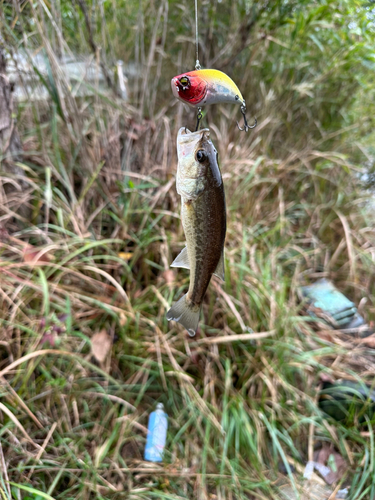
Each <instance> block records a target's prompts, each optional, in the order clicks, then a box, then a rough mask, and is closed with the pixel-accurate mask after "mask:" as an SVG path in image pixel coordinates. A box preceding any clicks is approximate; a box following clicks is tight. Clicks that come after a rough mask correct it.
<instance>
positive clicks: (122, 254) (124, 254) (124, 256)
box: [117, 252, 133, 260]
mask: <svg viewBox="0 0 375 500" xmlns="http://www.w3.org/2000/svg"><path fill="white" fill-rule="evenodd" d="M117 255H118V257H120V259H123V260H130V259H131V258H132V257H133V253H132V252H119V253H118V254H117Z"/></svg>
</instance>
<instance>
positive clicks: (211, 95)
mask: <svg viewBox="0 0 375 500" xmlns="http://www.w3.org/2000/svg"><path fill="white" fill-rule="evenodd" d="M171 86H172V92H173V95H174V96H175V97H177V98H178V99H180V100H181V101H182V102H184V103H185V104H188V105H189V106H191V107H193V108H198V122H197V129H198V126H199V122H200V120H201V118H202V114H201V107H202V106H205V105H209V104H218V103H234V104H240V106H241V113H242V116H243V118H244V128H240V126H239V125H238V123H237V125H238V128H239V129H240V130H245V131H246V132H247V131H248V130H249V129H251V128H254V127H256V125H257V121H256V119H255V123H254V125H252V126H249V125H248V123H247V120H246V115H245V113H246V103H245V99H244V98H243V97H242V94H241V92H240V90H239V88H238V87H237V85H236V84H235V83H234V81H233V80H232V79H231V78H229V76H228V75H226V74H225V73H223V72H222V71H219V70H217V69H198V70H195V71H190V72H188V73H183V74H182V75H178V76H175V77H174V78H172V81H171Z"/></svg>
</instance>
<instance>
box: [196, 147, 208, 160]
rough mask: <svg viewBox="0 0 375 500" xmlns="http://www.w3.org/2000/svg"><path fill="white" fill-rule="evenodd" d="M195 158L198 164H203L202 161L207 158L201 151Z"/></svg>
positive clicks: (201, 150) (200, 150)
mask: <svg viewBox="0 0 375 500" xmlns="http://www.w3.org/2000/svg"><path fill="white" fill-rule="evenodd" d="M196 158H197V160H198V161H199V163H202V162H204V160H205V159H206V158H207V155H206V153H205V152H204V151H203V149H199V150H198V151H197V154H196Z"/></svg>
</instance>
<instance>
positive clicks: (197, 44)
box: [195, 0, 201, 69]
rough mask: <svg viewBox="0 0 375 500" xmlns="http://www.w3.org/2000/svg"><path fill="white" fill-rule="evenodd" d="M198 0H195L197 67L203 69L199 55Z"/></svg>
mask: <svg viewBox="0 0 375 500" xmlns="http://www.w3.org/2000/svg"><path fill="white" fill-rule="evenodd" d="M198 46H199V40H198V0H195V56H196V57H195V69H201V65H200V63H199V57H198Z"/></svg>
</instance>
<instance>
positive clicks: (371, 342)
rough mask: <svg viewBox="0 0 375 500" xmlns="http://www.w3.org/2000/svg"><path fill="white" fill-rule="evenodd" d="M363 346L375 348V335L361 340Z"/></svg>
mask: <svg viewBox="0 0 375 500" xmlns="http://www.w3.org/2000/svg"><path fill="white" fill-rule="evenodd" d="M360 343H361V344H365V345H366V346H367V347H371V348H372V349H373V348H375V335H374V334H373V335H370V336H369V337H365V338H364V339H361V342H360Z"/></svg>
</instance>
